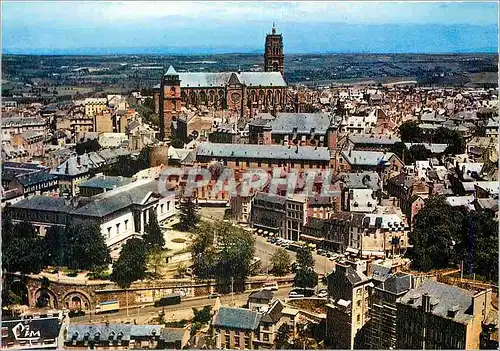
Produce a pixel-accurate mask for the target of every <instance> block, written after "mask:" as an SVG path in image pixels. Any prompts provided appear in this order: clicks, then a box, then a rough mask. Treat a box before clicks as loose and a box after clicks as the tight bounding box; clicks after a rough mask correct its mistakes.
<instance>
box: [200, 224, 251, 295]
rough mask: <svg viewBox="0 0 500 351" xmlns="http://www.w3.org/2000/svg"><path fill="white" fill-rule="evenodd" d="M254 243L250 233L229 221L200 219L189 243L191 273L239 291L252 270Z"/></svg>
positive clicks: (242, 288)
mask: <svg viewBox="0 0 500 351" xmlns="http://www.w3.org/2000/svg"><path fill="white" fill-rule="evenodd" d="M254 244H255V240H254V238H253V237H252V235H251V234H250V233H248V232H247V231H245V230H243V229H241V228H238V227H235V226H233V225H232V224H231V223H226V222H214V223H211V222H210V223H209V222H201V223H200V225H199V226H198V227H197V228H196V231H195V234H194V238H193V243H192V246H191V255H192V260H193V268H194V273H195V274H196V275H197V276H198V278H200V279H216V281H217V283H218V284H219V285H220V286H225V287H227V288H229V287H231V286H232V287H233V289H234V291H242V290H244V286H245V281H246V278H247V277H248V276H249V275H250V273H251V268H252V267H251V265H252V260H253V257H254V250H255V249H254Z"/></svg>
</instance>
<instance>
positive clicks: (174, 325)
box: [165, 319, 187, 328]
mask: <svg viewBox="0 0 500 351" xmlns="http://www.w3.org/2000/svg"><path fill="white" fill-rule="evenodd" d="M186 325H187V320H185V319H181V320H180V321H175V322H166V323H165V327H166V328H184V327H185V326H186Z"/></svg>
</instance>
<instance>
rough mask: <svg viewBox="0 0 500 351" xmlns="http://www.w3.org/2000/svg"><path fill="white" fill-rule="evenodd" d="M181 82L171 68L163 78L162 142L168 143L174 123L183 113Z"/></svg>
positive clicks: (161, 107) (161, 93) (161, 101)
mask: <svg viewBox="0 0 500 351" xmlns="http://www.w3.org/2000/svg"><path fill="white" fill-rule="evenodd" d="M181 106H182V102H181V80H180V78H179V74H178V73H177V72H176V71H175V69H174V68H173V67H172V66H170V67H169V68H168V70H167V73H165V75H164V76H163V79H162V81H161V88H160V140H162V141H168V140H170V138H171V135H172V121H175V120H176V119H177V117H178V116H179V113H180V112H181Z"/></svg>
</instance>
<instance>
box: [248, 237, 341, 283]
mask: <svg viewBox="0 0 500 351" xmlns="http://www.w3.org/2000/svg"><path fill="white" fill-rule="evenodd" d="M254 238H255V255H256V256H257V257H260V258H261V259H262V261H261V267H262V269H263V270H264V272H265V271H266V269H267V268H269V270H271V268H272V265H271V263H270V262H269V259H270V257H271V256H272V254H273V253H274V252H275V251H276V250H277V249H278V248H279V247H280V246H278V245H274V244H271V243H268V242H267V241H266V238H264V237H261V236H258V235H254ZM287 252H288V253H289V254H290V256H292V259H293V261H295V259H296V253H295V252H293V251H289V250H287ZM313 258H314V262H315V264H314V270H315V271H316V273H318V274H324V273H325V272H326V273H330V272H331V271H332V269H333V267H334V262H332V261H330V260H329V259H328V258H326V257H323V256H320V255H317V254H316V253H314V252H313Z"/></svg>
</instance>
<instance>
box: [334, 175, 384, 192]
mask: <svg viewBox="0 0 500 351" xmlns="http://www.w3.org/2000/svg"><path fill="white" fill-rule="evenodd" d="M341 179H342V182H343V183H344V184H345V186H346V188H348V189H372V190H374V191H377V190H380V188H381V184H382V183H381V181H380V177H379V175H378V174H377V172H360V173H345V174H342V175H341Z"/></svg>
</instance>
